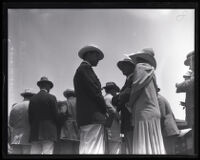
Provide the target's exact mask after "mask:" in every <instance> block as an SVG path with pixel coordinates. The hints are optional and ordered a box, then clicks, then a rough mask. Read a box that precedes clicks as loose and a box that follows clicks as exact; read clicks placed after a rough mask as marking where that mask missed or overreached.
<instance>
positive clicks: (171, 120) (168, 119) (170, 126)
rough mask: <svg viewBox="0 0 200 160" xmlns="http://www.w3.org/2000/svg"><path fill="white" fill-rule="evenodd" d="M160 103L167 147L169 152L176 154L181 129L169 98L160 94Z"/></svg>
mask: <svg viewBox="0 0 200 160" xmlns="http://www.w3.org/2000/svg"><path fill="white" fill-rule="evenodd" d="M158 103H159V108H160V113H161V129H162V135H163V140H164V145H165V149H166V152H167V154H175V142H176V140H177V136H178V135H179V133H180V131H179V129H178V127H177V124H176V121H175V117H174V114H173V112H172V110H171V107H170V104H169V102H168V101H167V99H166V98H165V97H163V96H162V95H160V94H158Z"/></svg>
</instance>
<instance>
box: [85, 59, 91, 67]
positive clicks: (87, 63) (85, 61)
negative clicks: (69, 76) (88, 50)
mask: <svg viewBox="0 0 200 160" xmlns="http://www.w3.org/2000/svg"><path fill="white" fill-rule="evenodd" d="M83 62H85V63H87V64H89V65H90V66H92V65H91V64H90V63H89V62H88V61H85V60H83Z"/></svg>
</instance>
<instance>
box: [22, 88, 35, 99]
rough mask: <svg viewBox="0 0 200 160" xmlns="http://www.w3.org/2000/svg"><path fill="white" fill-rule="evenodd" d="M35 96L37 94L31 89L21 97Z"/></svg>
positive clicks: (25, 91)
mask: <svg viewBox="0 0 200 160" xmlns="http://www.w3.org/2000/svg"><path fill="white" fill-rule="evenodd" d="M33 95H35V93H33V92H32V91H31V89H29V88H27V89H25V90H24V92H22V93H21V96H22V97H26V96H33Z"/></svg>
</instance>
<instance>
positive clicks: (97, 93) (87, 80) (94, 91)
mask: <svg viewBox="0 0 200 160" xmlns="http://www.w3.org/2000/svg"><path fill="white" fill-rule="evenodd" d="M93 74H94V73H93V71H92V70H91V68H90V67H85V68H84V69H81V70H80V75H81V80H82V83H84V87H85V88H86V90H87V94H88V95H89V96H90V97H92V98H93V99H95V100H96V102H97V103H98V104H99V106H100V107H101V109H103V111H104V112H106V104H105V101H104V98H103V95H102V92H101V87H99V86H98V85H97V84H96V83H95V82H94V78H93V77H92V76H93Z"/></svg>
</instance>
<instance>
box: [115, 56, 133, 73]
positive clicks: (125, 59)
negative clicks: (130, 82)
mask: <svg viewBox="0 0 200 160" xmlns="http://www.w3.org/2000/svg"><path fill="white" fill-rule="evenodd" d="M127 64H128V65H133V66H135V64H136V63H134V61H133V60H132V59H129V58H124V59H123V60H121V61H119V62H117V67H118V68H119V69H120V70H122V68H123V67H124V65H127Z"/></svg>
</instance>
